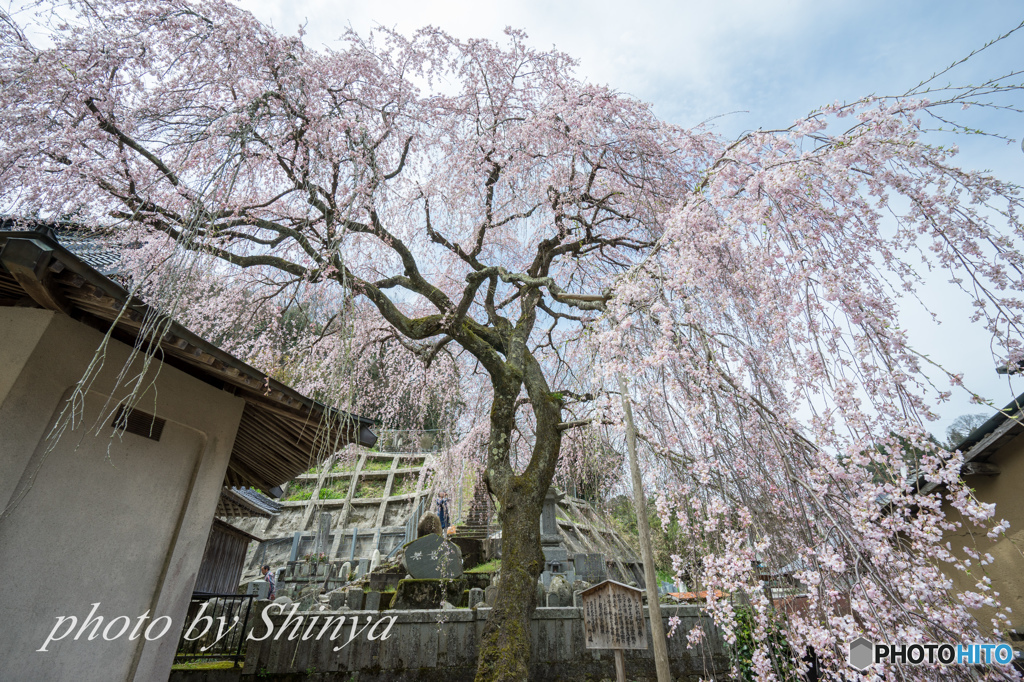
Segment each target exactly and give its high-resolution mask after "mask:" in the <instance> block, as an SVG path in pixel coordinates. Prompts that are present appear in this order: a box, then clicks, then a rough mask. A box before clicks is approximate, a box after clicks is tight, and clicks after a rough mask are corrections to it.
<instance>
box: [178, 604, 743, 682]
mask: <svg viewBox="0 0 1024 682" xmlns="http://www.w3.org/2000/svg"><path fill="white" fill-rule="evenodd" d="M275 611H276V609H275ZM490 611H491V609H489V608H480V609H477V610H475V611H474V610H469V609H455V610H421V611H384V612H382V613H378V612H376V611H374V612H369V611H349V612H346V613H338V612H328V611H322V612H318V613H306V614H301V615H304V616H306V617H307V621H306V623H304V625H303V628H302V631H303V632H306V626H307V625H308V622H309V621H308V618H310V617H313V616H320V622H319V624H318V625H317V626H316V627H315V628H314V629H313V630H312V632H313V633H314V634H313V635H311V636H310V639H308V640H306V641H302V640H301V639H299V638H296V640H293V641H288V640H287V639H286V637H287V634H283V635H282V636H281V638H280V639H279V640H274V639H273V636H272V637H270V638H268V639H266V640H265V641H262V642H257V641H251V640H250V641H249V643H248V651H247V654H246V657H245V667H244V668H243V670H242V676H241V679H242V680H249V679H252V680H257V679H258V680H264V679H266V680H278V681H279V682H280V681H283V680H289V679H298V676H300V675H302V676H306V677H304V679H311V680H317V679H319V680H349V679H358V680H359V682H405V681H412V680H423V681H425V682H429V681H431V680H438V681H442V682H463V681H466V682H469V681H471V680H472V679H473V676H474V674H475V671H476V655H477V642H478V641H479V639H480V636H481V634H482V632H483V628H484V624H485V622H486V619H487V616H488V614H489V613H490ZM644 612H645V615H647V619H648V622H647V633H648V635H647V636H648V648H647V649H646V650H638V651H627V652H626V654H625V659H626V675H627V677H628V678H629V679H630V680H651V681H653V680H655V679H656V676H655V671H654V660H653V657H652V648H651V645H650V616H649V615H648V614H647V609H646V608H645V609H644ZM662 614H663V617H664V619H665V624H666V628H667V626H668V619H669V618H670V617H671V616H677V617H678V618H679V619H680V623H679V626H678V627H677V629H676V635H675V636H674V637H672V638H670V639H669V641H668V650H669V657H670V659H671V666H672V675H673V677H674V678H675V679H677V680H678V679H682V680H697V679H699V678H710V677H713V676H714V675H715V674H716V673H717V674H719V675H721V674H722V673H725V672H727V670H728V668H729V664H728V660H727V658H726V656H725V654H724V650H723V646H722V641H721V638H720V636H719V634H718V632H717V630H716V629H715V628H714V626H713V624H712V623H711V620H710V619H709V618H707V617H706V616H702V615H701V612H700V610H699V608H698V607H695V606H680V607H666V606H663V607H662ZM328 615H330V616H335V617H336V616H339V615H344V616H346V618H347V620H346V624H345V626H344V629H343V633H342V635H341V636H340V637H339V638H338V640H336V641H334V642H332V641H329V640H328V635H324V636H323V637H322V638H321V639H320V640H317V639H315V634H316V633H319V632H320V629H321V628H320V626H319V625H320V624H322V623H323V621H324V617H325V616H328ZM367 616H372V618H373V621H374V622H376V621H377V620H378V619H379V618H380V617H382V616H397V620H396V621H395V623H394V625H393V627H392V628H391V631H390V633H389V636H388V638H387V639H386V640H380V639H376V640H374V641H369V640H368V638H367V633H368V632H369V630H364V631H363V633H362V634H361V635H358V636H357V637H356V638H355V639H353V640H352V642H351V643H350V644H348V645H347V646H344V647H343V648H342V649H341V650H339V651H334V650H333V649H334V648H335V647H336V646H340V645H342V644H344V642H345V641H347V640H348V639H349V633H350V625H349V623H351V621H352V618H353V617H356V618H359V620H360V625H361V626H362V625H365V624H366V622H367ZM285 617H286V616H283V615H282V616H278V615H275V616H270V619H271V621H272V622H273V623H274V626H275V627H274V632H275V634H277V633H279V632H282V629H281V625H282V623H283V622H284V620H285ZM698 624H699V625H701V626H702V627H703V628H704V631H705V635H706V636H705V638H704V644H703V645H702V646H696V647H694V648H693V649H687V648H686V634H687V632H689V631H690V630H691V629H692V628H693V627H694V626H696V625H698ZM382 631H383V627H381V628H379V629H378V630H377V633H376V634H378V635H379V634H380V633H381V632H382ZM265 632H266V626H265V625H263V624H262V621H260V625H258V626H257V627H256V629H255V636H257V637H259V636H261V635H263V634H264V633H265ZM532 634H533V643H532V648H533V667H532V671H531V675H530V677H531V679H536V680H549V681H551V682H556V681H558V680H563V681H565V682H568V681H569V680H572V681H573V682H580V681H584V680H593V681H596V680H601V679H606V678H611V679H614V678H615V664H614V654H613V652H612V651H599V650H593V649H587V648H586V647H585V645H584V640H583V616H582V610H581V609H578V608H572V607H567V608H538V609H537V610H536V613H535V615H534V617H533V622H532ZM353 673H358V675H356V676H355V677H353V676H352V674H353ZM173 680H174V678H173V676H172V681H173Z"/></svg>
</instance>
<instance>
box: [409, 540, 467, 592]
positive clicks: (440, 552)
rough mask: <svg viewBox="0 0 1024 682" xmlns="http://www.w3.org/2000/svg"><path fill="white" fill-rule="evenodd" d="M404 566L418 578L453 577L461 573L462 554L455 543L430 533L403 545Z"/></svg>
mask: <svg viewBox="0 0 1024 682" xmlns="http://www.w3.org/2000/svg"><path fill="white" fill-rule="evenodd" d="M405 566H406V568H407V569H408V571H409V575H411V576H412V577H413V578H417V579H420V580H438V579H453V578H458V577H459V576H461V575H462V556H461V555H460V554H459V548H458V547H457V546H456V545H455V543H453V542H449V541H448V540H445V539H444V538H442V537H441V536H440V535H434V534H433V533H430V534H428V535H424V536H423V537H421V538H420V539H418V540H413V541H412V542H410V543H409V544H408V545H406V546H405Z"/></svg>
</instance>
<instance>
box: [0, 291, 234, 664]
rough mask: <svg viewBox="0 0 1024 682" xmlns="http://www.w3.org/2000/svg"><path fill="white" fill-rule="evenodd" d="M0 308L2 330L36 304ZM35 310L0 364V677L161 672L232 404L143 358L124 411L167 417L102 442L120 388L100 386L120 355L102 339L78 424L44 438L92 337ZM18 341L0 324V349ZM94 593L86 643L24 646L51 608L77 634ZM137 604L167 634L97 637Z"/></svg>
mask: <svg viewBox="0 0 1024 682" xmlns="http://www.w3.org/2000/svg"><path fill="white" fill-rule="evenodd" d="M0 311H2V314H3V315H4V317H3V318H2V322H0V323H2V324H3V325H4V326H6V325H9V324H13V325H16V326H24V327H28V328H29V329H38V327H39V326H40V311H36V310H31V309H18V308H7V309H0ZM42 315H44V316H47V317H48V320H46V324H45V329H44V330H43V331H42V333H41V334H37V335H36V336H35V338H36V339H37V342H36V343H35V345H34V348H32V349H31V354H30V355H29V357H28V358H27V360H25V361H24V362H23V363H22V366H21V369H20V371H18V373H17V377H16V378H15V379H14V380H13V382H11V381H9V380H7V374H9V373H13V370H12V369H11V366H13V364H12V365H11V366H8V365H7V364H5V365H4V366H3V367H2V368H0V390H2V389H3V388H4V386H5V385H6V384H5V383H4V382H5V380H7V383H9V388H7V389H6V391H4V392H2V393H0V467H2V468H0V481H2V482H3V485H2V487H0V503H2V504H4V505H5V512H4V517H3V518H0V576H3V580H4V585H5V589H4V608H5V612H6V614H8V615H9V616H10V617H9V618H6V619H5V620H7V621H8V622H6V623H5V626H4V627H2V628H0V652H2V654H0V679H3V680H103V681H105V682H106V681H110V680H140V681H141V680H145V681H147V682H148V681H151V680H163V679H166V677H167V674H168V671H169V669H170V664H171V661H172V659H173V656H174V650H175V648H176V645H177V637H178V634H179V632H180V630H181V626H182V622H183V619H184V615H185V609H186V608H187V601H188V597H189V595H190V594H191V592H192V587H193V585H194V582H195V576H196V573H197V572H198V569H199V564H200V562H201V560H202V555H203V550H204V548H205V544H206V539H207V535H208V533H209V529H210V524H211V523H212V519H213V514H214V511H215V508H216V503H217V497H218V495H219V492H220V488H221V485H222V483H223V478H224V472H225V470H226V468H227V463H228V458H229V456H230V452H231V447H232V445H233V442H234V436H235V432H236V430H237V427H238V423H239V420H240V418H241V413H242V407H243V401H242V400H241V399H239V398H236V397H234V396H231V395H230V394H228V393H226V392H223V391H220V390H217V389H215V388H213V387H212V386H209V385H207V384H205V383H203V382H201V381H199V380H197V379H195V378H193V377H190V376H188V375H186V374H185V373H183V372H180V371H178V370H175V369H173V368H171V367H168V366H164V367H160V368H159V373H158V374H157V372H156V370H157V365H156V364H155V363H154V364H153V366H152V368H151V370H150V374H149V375H148V376H150V377H155V384H154V386H153V387H150V388H149V389H148V391H147V393H146V395H145V396H144V398H143V399H142V400H141V401H140V403H139V405H138V408H139V409H142V410H144V411H146V412H151V413H155V414H157V416H159V417H162V418H164V419H167V425H166V426H165V428H164V432H163V435H162V437H161V440H160V441H159V442H155V441H152V440H149V439H147V438H143V437H141V436H137V435H134V434H127V433H126V434H123V435H122V436H121V437H119V438H118V437H114V438H111V437H110V436H111V434H112V431H113V429H112V428H111V427H110V421H111V419H110V417H109V416H108V415H107V413H108V412H110V411H111V410H112V409H114V408H116V406H117V404H118V402H119V400H120V398H122V397H123V395H124V389H120V390H118V389H116V388H115V386H114V383H115V377H116V375H117V373H118V372H120V370H121V368H122V367H123V365H124V363H125V362H126V361H127V359H128V357H129V349H128V347H127V346H125V345H123V344H121V343H119V342H117V341H111V342H110V346H109V348H108V350H107V357H106V362H105V366H104V369H103V371H102V372H101V374H100V376H99V378H98V379H97V381H96V382H95V383H94V385H93V388H92V390H91V391H90V392H89V394H87V396H86V397H85V399H84V403H83V408H84V409H83V413H82V419H81V420H80V422H79V425H78V428H76V429H75V430H74V431H70V432H66V433H65V434H64V435H63V437H62V438H61V439H60V440H59V441H58V442H57V444H56V446H54V447H53V448H49V447H48V442H47V441H46V434H47V433H48V432H49V431H50V428H51V427H52V425H53V424H54V423H55V421H56V420H57V419H58V416H59V414H60V413H61V411H62V409H63V408H64V406H65V402H66V400H67V397H68V396H69V395H71V392H72V389H73V387H74V386H75V384H76V383H77V381H78V379H79V378H80V377H81V375H82V373H83V371H84V370H85V367H86V366H87V364H88V363H89V361H90V360H91V359H92V357H93V354H94V352H95V350H96V348H97V346H98V345H99V343H100V340H101V339H102V335H101V334H100V333H99V332H97V331H96V330H94V329H91V328H89V327H87V326H85V325H83V324H80V323H78V322H75V321H74V320H71V319H70V318H68V317H65V316H63V315H59V314H53V313H42ZM31 339H32V334H25V333H22V334H20V335H17V334H13V335H12V334H5V333H3V332H0V343H4V344H7V345H13V346H14V347H13V349H10V348H4V347H0V353H2V355H0V357H2V358H5V359H6V358H7V357H20V355H24V349H23V348H22V346H21V344H24V343H26V340H27V341H29V342H30V341H31ZM136 368H138V367H136ZM129 376H130V374H129ZM110 396H114V397H113V398H110ZM108 398H110V399H109V401H108ZM154 399H155V403H154ZM101 415H102V419H101V420H100V421H97V417H98V416H101ZM87 427H92V428H91V430H90V429H89V428H87ZM97 430H98V432H97ZM95 603H98V604H99V606H98V607H97V610H96V615H97V616H102V617H103V619H104V620H103V626H101V628H100V630H99V634H98V636H97V637H96V639H93V640H92V641H89V640H88V639H87V637H88V634H89V632H90V631H91V628H88V629H86V630H85V632H83V633H82V635H81V637H80V638H79V639H78V640H77V641H75V640H74V634H72V635H71V636H69V637H66V638H65V639H63V640H61V641H58V642H54V643H52V644H51V645H50V646H49V647H48V651H46V652H39V651H37V649H39V648H40V647H41V646H42V644H43V642H44V641H45V639H46V637H47V635H48V634H49V633H50V631H51V629H52V628H53V626H54V625H55V624H56V622H57V618H58V617H60V616H75V617H77V618H78V621H79V623H78V626H77V627H76V628H75V630H74V633H75V634H77V633H78V632H79V630H80V628H81V626H82V624H83V622H84V620H85V618H86V616H87V615H88V614H89V612H90V610H91V608H92V606H91V605H92V604H95ZM146 611H149V612H150V616H151V617H155V616H162V615H167V616H170V617H171V620H172V626H171V628H170V629H169V630H168V631H167V634H165V635H164V636H163V637H161V638H159V639H157V640H155V641H150V642H147V641H146V640H145V639H144V638H139V639H137V640H135V641H129V639H128V634H130V632H131V630H130V629H129V633H127V634H125V635H123V636H121V637H120V638H118V639H115V640H113V641H106V640H104V638H103V635H102V629H103V627H105V626H106V625H107V624H108V623H109V622H110V621H111V620H112V619H113V618H116V617H118V616H128V617H129V618H130V619H131V621H132V626H133V627H134V625H135V623H136V622H137V620H138V618H139V616H141V615H143V614H144V613H146ZM123 622H124V621H123V620H122V621H121V622H120V623H119V625H120V624H121V623H123ZM147 622H148V621H147ZM119 625H118V626H115V628H114V629H113V630H110V631H109V634H111V635H113V634H115V633H116V631H117V630H118V629H120V627H119Z"/></svg>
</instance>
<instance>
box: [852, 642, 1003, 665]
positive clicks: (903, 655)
mask: <svg viewBox="0 0 1024 682" xmlns="http://www.w3.org/2000/svg"><path fill="white" fill-rule="evenodd" d="M848 660H849V662H850V665H851V666H853V667H854V668H856V669H857V670H866V669H867V668H868V666H870V665H872V664H873V663H909V664H910V665H924V664H930V665H935V664H939V665H952V664H954V663H966V664H968V665H983V664H986V663H987V664H993V663H995V664H997V665H1009V664H1010V662H1011V661H1012V660H1013V647H1011V646H1010V645H1009V644H1005V643H1000V644H875V643H874V642H872V641H871V640H869V639H867V638H865V637H858V638H857V639H855V640H853V641H852V642H850V656H849V659H848Z"/></svg>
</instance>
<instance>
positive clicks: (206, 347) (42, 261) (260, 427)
mask: <svg viewBox="0 0 1024 682" xmlns="http://www.w3.org/2000/svg"><path fill="white" fill-rule="evenodd" d="M0 306H28V307H38V308H46V309H49V310H55V311H58V312H60V313H62V314H66V315H69V316H70V317H72V318H74V319H76V320H78V321H80V322H82V323H84V324H87V325H89V326H91V327H94V328H96V329H98V330H100V331H101V332H103V333H107V332H108V331H110V333H111V336H112V337H113V338H115V339H117V340H119V341H121V342H123V343H125V344H127V345H129V346H133V347H136V348H138V349H139V350H140V351H142V352H147V353H150V354H151V355H153V357H155V358H156V359H158V360H160V361H161V362H164V363H166V364H168V365H170V366H172V367H175V368H176V369H179V370H181V371H183V372H185V373H186V374H189V375H191V376H193V377H195V378H197V379H199V380H201V381H203V382H205V383H207V384H210V385H212V386H215V387H217V388H219V389H221V390H224V391H228V392H229V393H232V394H233V395H236V396H238V397H240V398H242V399H243V400H244V401H245V407H244V409H243V411H242V419H241V423H240V424H239V427H238V432H237V435H236V437H235V444H234V448H233V450H232V453H231V459H230V462H229V464H228V470H227V474H226V476H225V480H224V485H226V486H253V487H256V488H259V489H262V490H265V491H267V490H270V489H271V488H273V487H275V486H279V485H281V484H283V483H285V482H286V481H289V480H291V479H293V478H294V477H295V476H296V475H298V474H300V473H302V472H304V471H306V470H307V469H309V467H310V464H311V463H312V462H315V461H316V458H317V455H318V454H319V453H322V452H334V451H336V450H338V449H340V448H341V447H343V446H344V445H346V444H348V443H351V442H357V443H359V444H361V445H364V446H367V447H372V446H373V444H374V443H375V442H376V439H377V437H376V435H375V434H374V433H373V431H372V430H371V427H372V426H374V425H375V422H374V421H373V420H371V419H367V418H365V417H359V416H357V415H352V414H349V413H346V412H341V411H339V410H334V409H332V408H329V407H327V406H325V405H323V404H321V403H318V402H316V401H314V400H312V399H310V398H307V397H305V396H303V395H302V394H300V393H298V392H297V391H295V390H294V389H292V388H291V387H289V386H286V385H284V384H282V383H280V382H279V381H277V380H275V379H272V378H270V377H268V376H267V375H266V374H264V373H262V372H260V371H259V370H257V369H255V368H253V367H251V366H250V365H247V364H246V363H244V362H242V361H241V360H239V359H238V358H236V357H234V356H232V355H231V354H230V353H227V352H226V351H223V350H221V349H220V348H217V347H216V346H214V345H213V344H211V343H209V342H208V341H206V340H204V339H202V338H200V337H199V336H197V335H196V334H194V333H193V332H191V331H189V330H188V329H186V328H185V327H183V326H181V325H180V324H178V323H177V322H171V324H170V325H169V327H168V331H167V333H165V334H164V335H163V336H162V337H161V338H160V339H152V338H147V337H146V336H145V335H144V334H143V331H142V328H143V323H144V322H145V321H147V319H148V318H149V317H150V316H156V315H158V314H159V313H158V311H156V310H155V309H153V308H151V307H150V306H148V305H146V304H145V303H144V302H143V301H141V300H139V299H138V298H134V297H131V296H130V294H129V293H128V292H127V291H126V290H125V289H124V288H123V287H122V286H121V285H119V284H118V283H116V282H114V281H113V280H111V279H109V278H107V277H106V276H104V275H102V274H100V273H99V272H98V271H96V270H95V269H93V268H92V267H91V266H89V265H88V264H87V263H85V262H84V261H82V260H81V259H79V258H78V257H77V256H76V255H75V254H73V253H71V252H70V251H68V250H67V249H66V248H64V247H63V246H61V245H60V244H59V243H58V242H57V241H56V240H55V239H54V238H53V237H52V236H51V235H50V234H49V233H47V232H38V231H20V230H15V231H0Z"/></svg>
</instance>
